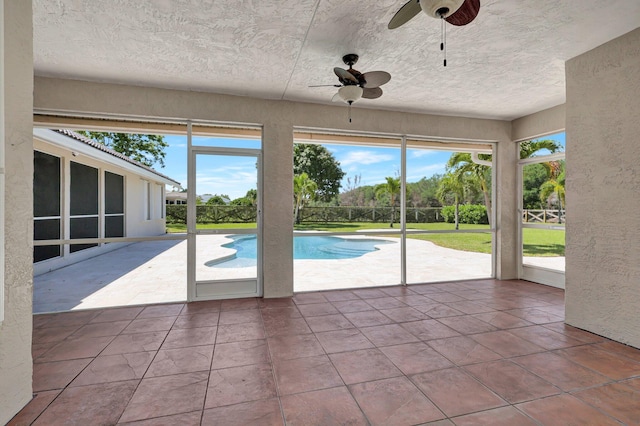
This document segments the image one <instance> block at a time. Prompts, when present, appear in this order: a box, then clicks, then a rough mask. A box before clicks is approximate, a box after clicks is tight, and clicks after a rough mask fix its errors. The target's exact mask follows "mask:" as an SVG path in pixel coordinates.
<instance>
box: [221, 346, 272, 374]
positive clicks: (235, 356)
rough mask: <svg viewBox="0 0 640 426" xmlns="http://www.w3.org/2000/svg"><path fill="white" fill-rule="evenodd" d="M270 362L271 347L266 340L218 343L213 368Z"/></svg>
mask: <svg viewBox="0 0 640 426" xmlns="http://www.w3.org/2000/svg"><path fill="white" fill-rule="evenodd" d="M265 362H269V349H268V348H267V342H266V341H265V340H247V341H243V342H232V343H221V344H217V345H216V346H215V348H214V351H213V362H212V363H211V369H213V370H216V369H220V368H229V367H239V366H242V365H251V364H263V363H265Z"/></svg>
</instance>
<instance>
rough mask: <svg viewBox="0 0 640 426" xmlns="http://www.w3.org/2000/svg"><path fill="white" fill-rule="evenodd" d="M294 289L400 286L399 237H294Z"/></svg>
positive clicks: (366, 235) (368, 235)
mask: <svg viewBox="0 0 640 426" xmlns="http://www.w3.org/2000/svg"><path fill="white" fill-rule="evenodd" d="M293 257H294V283H295V284H294V290H295V291H296V292H298V291H312V290H328V289H340V288H356V287H374V286H384V285H393V284H399V283H400V267H401V266H400V235H384V236H383V235H376V234H375V233H366V234H365V233H360V232H358V233H357V235H356V234H355V233H354V235H350V236H308V235H304V234H302V235H296V236H294V255H293Z"/></svg>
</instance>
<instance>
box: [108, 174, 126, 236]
mask: <svg viewBox="0 0 640 426" xmlns="http://www.w3.org/2000/svg"><path fill="white" fill-rule="evenodd" d="M104 236H105V237H106V238H109V237H124V176H121V175H117V174H115V173H111V172H105V173H104Z"/></svg>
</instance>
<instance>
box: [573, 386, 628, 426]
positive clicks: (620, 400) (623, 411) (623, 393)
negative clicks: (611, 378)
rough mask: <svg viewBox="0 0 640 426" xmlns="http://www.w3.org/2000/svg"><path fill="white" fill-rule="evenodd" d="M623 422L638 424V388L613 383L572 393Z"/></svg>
mask: <svg viewBox="0 0 640 426" xmlns="http://www.w3.org/2000/svg"><path fill="white" fill-rule="evenodd" d="M573 395H574V396H575V397H577V398H580V399H581V400H583V401H584V402H586V403H587V404H589V405H592V406H594V407H596V408H598V409H600V410H601V411H603V412H605V413H607V414H608V415H610V416H611V417H614V418H616V419H618V420H620V421H621V422H623V423H624V424H629V425H640V390H638V389H635V388H632V387H630V386H627V385H626V384H623V383H613V384H610V385H604V386H600V387H597V388H591V389H587V390H583V391H579V392H575V393H574V394H573Z"/></svg>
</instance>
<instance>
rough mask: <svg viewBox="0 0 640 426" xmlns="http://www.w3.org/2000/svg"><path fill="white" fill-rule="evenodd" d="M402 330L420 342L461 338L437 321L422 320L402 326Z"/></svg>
mask: <svg viewBox="0 0 640 426" xmlns="http://www.w3.org/2000/svg"><path fill="white" fill-rule="evenodd" d="M400 325H401V327H402V328H404V329H405V330H407V331H408V332H409V333H411V334H413V335H414V336H416V337H417V338H418V339H420V340H425V341H426V340H432V339H443V338H445V337H453V336H459V335H460V333H458V332H457V331H455V330H453V329H452V328H449V327H447V326H446V325H444V324H442V323H440V322H438V321H437V320H432V319H431V320H422V321H414V322H405V323H402V324H400Z"/></svg>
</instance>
